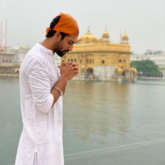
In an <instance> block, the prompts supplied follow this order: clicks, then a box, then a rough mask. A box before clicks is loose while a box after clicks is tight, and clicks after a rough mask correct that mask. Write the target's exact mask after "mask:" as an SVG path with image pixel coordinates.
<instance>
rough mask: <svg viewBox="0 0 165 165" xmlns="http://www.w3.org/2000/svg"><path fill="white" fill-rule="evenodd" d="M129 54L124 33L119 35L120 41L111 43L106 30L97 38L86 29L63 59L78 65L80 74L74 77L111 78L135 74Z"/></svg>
mask: <svg viewBox="0 0 165 165" xmlns="http://www.w3.org/2000/svg"><path fill="white" fill-rule="evenodd" d="M130 55H131V51H130V45H129V42H128V36H127V34H126V33H124V34H123V35H122V36H121V41H120V43H111V41H110V35H109V33H108V31H107V30H105V31H104V32H103V34H102V36H101V38H100V39H98V38H97V37H96V36H94V35H93V34H92V33H91V32H90V30H89V29H88V32H87V33H86V34H84V35H83V36H82V37H80V38H79V40H78V42H77V43H76V44H75V46H74V48H73V50H72V52H70V53H68V54H67V55H66V56H64V57H63V60H64V61H65V62H75V63H77V64H78V65H79V69H80V74H79V75H78V76H77V77H76V79H97V80H111V79H116V78H117V77H119V76H120V77H121V76H125V77H129V78H130V76H128V75H130V74H131V73H132V74H135V72H136V70H135V69H133V68H130ZM126 74H127V76H126Z"/></svg>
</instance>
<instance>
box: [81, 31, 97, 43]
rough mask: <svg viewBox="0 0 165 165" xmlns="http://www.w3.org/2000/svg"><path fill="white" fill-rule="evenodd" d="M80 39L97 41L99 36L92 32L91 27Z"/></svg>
mask: <svg viewBox="0 0 165 165" xmlns="http://www.w3.org/2000/svg"><path fill="white" fill-rule="evenodd" d="M79 41H83V42H94V41H97V38H96V37H95V36H94V35H93V34H92V33H91V32H90V29H89V28H88V32H87V33H86V34H84V35H83V36H82V37H81V38H80V39H79Z"/></svg>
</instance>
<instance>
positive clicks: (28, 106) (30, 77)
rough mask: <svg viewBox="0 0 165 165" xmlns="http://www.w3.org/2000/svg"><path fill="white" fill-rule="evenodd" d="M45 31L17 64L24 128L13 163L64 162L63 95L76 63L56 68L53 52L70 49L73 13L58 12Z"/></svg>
mask: <svg viewBox="0 0 165 165" xmlns="http://www.w3.org/2000/svg"><path fill="white" fill-rule="evenodd" d="M46 32H47V33H46V39H45V40H44V41H43V42H41V43H37V44H36V45H35V46H34V47H33V48H32V49H31V50H30V51H29V52H28V53H27V55H26V56H25V58H24V60H23V62H22V64H21V67H20V79H19V83H20V98H21V113H22V121H23V131H22V134H21V137H20V141H19V145H18V150H17V156H16V163H15V165H64V156H63V135H62V132H63V130H62V123H63V117H62V115H63V110H62V105H63V102H62V95H63V93H64V92H65V87H66V84H67V81H68V80H70V79H72V78H73V77H74V76H75V75H77V73H78V67H77V65H75V64H72V63H62V64H61V66H60V70H59V69H58V67H57V64H56V62H55V60H54V59H53V54H54V53H56V54H57V55H59V56H60V57H62V56H63V55H65V53H67V52H69V51H71V50H72V47H73V45H74V43H75V42H76V41H77V37H78V34H79V29H78V25H77V22H76V21H75V19H74V18H73V17H72V16H70V15H68V14H64V13H61V14H60V15H59V16H57V17H56V18H55V19H54V20H53V21H52V22H51V24H50V27H49V28H47V30H46Z"/></svg>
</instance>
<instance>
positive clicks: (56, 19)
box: [46, 16, 68, 39]
mask: <svg viewBox="0 0 165 165" xmlns="http://www.w3.org/2000/svg"><path fill="white" fill-rule="evenodd" d="M59 20H60V16H57V17H55V18H54V19H53V20H52V22H51V23H50V30H49V31H48V33H47V34H46V37H47V38H50V37H52V36H53V35H54V34H55V33H56V31H55V30H53V28H54V27H55V26H56V24H57V23H58V22H59ZM60 33H61V36H62V37H61V39H64V38H65V36H67V35H68V34H66V33H63V32H60Z"/></svg>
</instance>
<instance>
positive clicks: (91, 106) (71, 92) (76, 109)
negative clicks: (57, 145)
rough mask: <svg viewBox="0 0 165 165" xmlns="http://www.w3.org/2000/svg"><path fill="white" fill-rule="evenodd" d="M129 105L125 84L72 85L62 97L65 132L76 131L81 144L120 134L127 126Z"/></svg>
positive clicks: (75, 83) (78, 83)
mask: <svg viewBox="0 0 165 165" xmlns="http://www.w3.org/2000/svg"><path fill="white" fill-rule="evenodd" d="M76 96H77V97H76ZM78 96H79V97H78ZM68 98H69V100H68ZM128 104H129V85H128V84H116V83H110V82H107V83H103V82H96V83H93V82H72V83H70V84H69V86H68V90H67V93H66V96H65V108H64V109H65V117H66V118H67V119H66V120H65V122H64V128H65V129H66V130H68V129H70V128H71V129H74V130H75V131H76V130H77V134H76V135H78V136H79V137H80V138H81V139H82V140H87V139H89V138H90V135H95V134H97V135H100V136H106V135H107V134H110V133H111V132H113V131H115V132H116V131H117V132H119V133H120V134H122V133H124V132H126V131H127V128H128V124H129V113H130V112H129V110H128ZM70 105H71V106H70ZM68 107H69V108H68Z"/></svg>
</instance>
